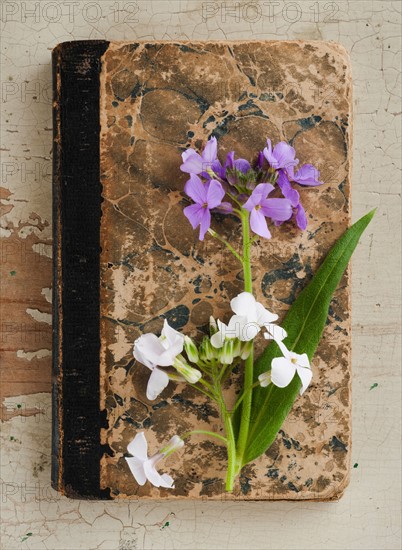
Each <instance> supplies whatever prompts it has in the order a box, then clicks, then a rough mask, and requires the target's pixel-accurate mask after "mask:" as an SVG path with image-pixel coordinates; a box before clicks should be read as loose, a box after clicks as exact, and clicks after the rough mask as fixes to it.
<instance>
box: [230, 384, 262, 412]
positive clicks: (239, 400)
mask: <svg viewBox="0 0 402 550" xmlns="http://www.w3.org/2000/svg"><path fill="white" fill-rule="evenodd" d="M259 385H260V382H259V381H258V380H257V382H254V384H253V385H252V386H249V387H248V388H245V389H244V390H243V393H242V394H241V395H240V397H239V398H238V400H237V401H236V403H235V406H234V407H233V409H232V410H231V412H230V414H234V412H235V410H236V409H237V407H238V406H239V405H240V403H241V402H242V401H243V399H244V398H245V396H246V393H247V392H250V391H252V390H253V389H254V388H256V387H257V386H259Z"/></svg>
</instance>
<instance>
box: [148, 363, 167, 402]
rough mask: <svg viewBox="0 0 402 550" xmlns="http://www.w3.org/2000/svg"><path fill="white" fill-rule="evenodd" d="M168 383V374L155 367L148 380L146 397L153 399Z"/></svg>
mask: <svg viewBox="0 0 402 550" xmlns="http://www.w3.org/2000/svg"><path fill="white" fill-rule="evenodd" d="M168 384H169V376H168V375H167V374H166V372H163V370H161V369H158V368H155V369H154V370H153V371H152V373H151V376H150V377H149V380H148V386H147V399H149V400H150V401H153V400H154V399H156V398H157V397H158V395H159V394H161V393H162V392H163V390H164V389H165V388H166V386H167V385H168Z"/></svg>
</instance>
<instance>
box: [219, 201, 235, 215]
mask: <svg viewBox="0 0 402 550" xmlns="http://www.w3.org/2000/svg"><path fill="white" fill-rule="evenodd" d="M215 210H216V211H217V212H219V213H220V214H231V213H232V212H233V205H232V204H230V202H226V201H224V202H221V204H220V205H219V206H217V207H216V209H215Z"/></svg>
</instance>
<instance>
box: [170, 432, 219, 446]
mask: <svg viewBox="0 0 402 550" xmlns="http://www.w3.org/2000/svg"><path fill="white" fill-rule="evenodd" d="M197 434H200V435H209V436H210V437H216V438H217V439H220V440H221V441H223V442H224V443H225V445H227V443H228V441H227V439H226V437H223V435H220V434H217V433H215V432H209V431H208V430H192V431H191V432H186V433H184V434H183V435H181V436H180V438H181V439H183V441H184V440H185V439H187V438H188V437H191V436H192V435H197Z"/></svg>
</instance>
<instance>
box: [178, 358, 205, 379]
mask: <svg viewBox="0 0 402 550" xmlns="http://www.w3.org/2000/svg"><path fill="white" fill-rule="evenodd" d="M173 366H174V368H175V369H176V370H177V372H178V373H179V374H181V375H182V376H183V377H184V378H185V379H186V380H187V382H189V383H190V384H196V383H197V382H198V380H199V379H200V378H201V376H202V374H201V373H200V371H199V370H197V369H193V367H190V365H189V364H188V363H187V362H186V361H185V359H184V357H182V356H180V355H178V356H177V357H176V359H175V360H174V363H173Z"/></svg>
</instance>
